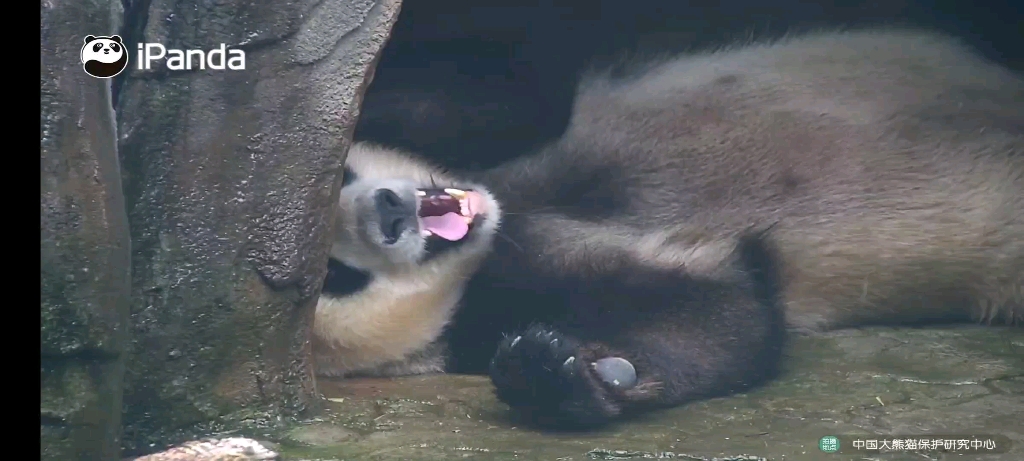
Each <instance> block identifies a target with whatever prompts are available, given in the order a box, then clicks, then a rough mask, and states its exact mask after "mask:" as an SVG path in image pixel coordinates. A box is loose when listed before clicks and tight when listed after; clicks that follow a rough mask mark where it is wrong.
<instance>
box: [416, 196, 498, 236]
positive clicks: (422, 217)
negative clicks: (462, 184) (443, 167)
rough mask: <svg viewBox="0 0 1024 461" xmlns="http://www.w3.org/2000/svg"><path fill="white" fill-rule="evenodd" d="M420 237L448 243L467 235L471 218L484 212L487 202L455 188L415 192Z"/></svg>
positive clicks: (470, 225)
mask: <svg viewBox="0 0 1024 461" xmlns="http://www.w3.org/2000/svg"><path fill="white" fill-rule="evenodd" d="M416 196H417V197H418V198H419V211H418V213H417V215H418V216H417V217H418V219H419V225H420V226H419V227H420V233H421V234H422V235H423V236H424V237H431V236H437V237H440V238H442V239H445V240H448V241H450V242H455V241H459V240H462V239H463V238H465V237H466V235H468V234H469V231H470V230H471V229H472V228H473V224H474V222H475V220H474V218H476V217H477V216H479V215H481V214H483V213H484V212H486V208H487V205H486V201H485V200H484V198H483V196H481V195H480V193H478V192H474V191H472V190H462V189H454V188H445V189H418V190H417V191H416Z"/></svg>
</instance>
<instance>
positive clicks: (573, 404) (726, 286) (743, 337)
mask: <svg viewBox="0 0 1024 461" xmlns="http://www.w3.org/2000/svg"><path fill="white" fill-rule="evenodd" d="M733 262H734V263H735V264H736V265H737V266H736V267H735V269H736V270H731V271H723V272H722V273H723V274H732V275H730V276H728V277H726V278H724V279H715V278H709V277H702V276H700V275H694V274H687V273H686V272H685V271H680V270H678V269H676V270H670V269H666V268H651V267H639V266H623V267H619V268H610V269H609V270H607V271H605V272H603V273H601V274H599V275H597V276H594V275H587V276H585V277H584V276H580V277H579V278H573V277H567V278H566V280H565V281H564V282H565V284H566V286H565V292H563V293H562V294H561V298H562V299H565V300H567V302H568V303H569V306H568V308H569V309H568V311H567V312H570V313H571V314H570V315H569V316H568V317H570V318H565V319H562V321H559V322H551V323H550V324H540V323H537V324H533V325H531V326H529V327H528V328H526V329H525V330H523V331H520V332H514V333H512V334H508V335H507V336H506V337H505V339H504V340H503V341H502V342H501V344H500V345H499V348H498V351H497V353H496V354H495V356H494V358H493V359H492V361H491V366H490V374H491V379H492V381H493V382H494V384H495V386H496V388H497V389H496V390H497V395H498V398H499V399H500V400H502V401H504V402H505V403H507V404H508V405H509V406H510V407H512V409H513V410H514V411H515V412H516V413H518V414H519V416H520V417H523V418H526V419H527V420H528V421H529V422H532V423H535V424H539V425H542V426H556V427H587V426H597V425H602V424H605V423H608V422H611V421H614V420H616V419H619V418H621V417H624V416H627V415H629V414H636V413H638V412H642V411H644V410H649V409H652V408H658V407H670V406H675V405H679V404H682V403H685V402H688V401H693V400H697V399H702V398H710V397H714V396H719V395H727V394H730V393H734V392H739V391H742V390H744V389H747V388H749V387H751V386H755V385H758V384H760V383H763V382H765V381H766V380H768V379H769V378H771V377H772V376H773V375H774V373H775V371H776V368H777V366H778V363H779V360H780V358H781V349H782V344H783V341H784V336H785V322H784V319H783V311H782V308H781V306H780V304H779V302H778V300H777V284H776V282H775V278H774V274H775V270H774V258H773V256H772V254H771V252H770V251H768V247H767V244H766V243H765V242H764V240H763V239H762V238H761V237H760V236H757V237H753V238H749V239H742V240H741V242H740V243H739V244H738V245H737V251H736V258H734V260H733ZM609 267H611V266H609ZM582 319H585V320H582ZM606 358H618V359H625V361H626V362H628V363H629V364H630V365H632V370H634V371H635V381H634V380H632V379H631V378H632V376H630V367H629V366H628V365H625V366H613V367H601V366H599V361H601V359H606ZM605 363H612V364H615V363H619V364H622V363H623V362H621V361H618V360H616V359H613V360H612V361H611V362H608V361H605ZM616 380H618V381H619V382H618V383H617V384H616V383H615V381H616Z"/></svg>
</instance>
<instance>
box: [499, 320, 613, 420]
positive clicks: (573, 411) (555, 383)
mask: <svg viewBox="0 0 1024 461" xmlns="http://www.w3.org/2000/svg"><path fill="white" fill-rule="evenodd" d="M588 355H589V354H588V353H586V351H584V350H583V349H581V347H580V345H579V343H578V342H577V341H575V340H574V339H573V338H570V337H567V336H565V335H563V334H561V333H560V332H558V331H556V330H553V329H551V328H548V327H547V326H544V325H533V326H531V327H529V328H528V329H527V330H526V331H524V332H521V333H515V334H512V335H509V336H507V337H506V338H505V339H504V340H502V342H501V343H500V344H499V346H498V352H497V354H495V356H494V358H493V359H492V360H491V367H490V374H491V381H492V382H493V383H494V385H495V387H496V392H497V395H498V398H499V399H500V400H501V401H503V402H505V403H506V404H508V405H509V406H511V407H512V409H513V410H515V411H517V412H518V413H520V415H521V416H524V417H526V418H528V419H529V420H531V421H532V422H535V423H537V424H541V425H545V426H552V425H553V426H595V425H600V424H603V423H606V422H607V421H608V420H610V419H612V418H614V417H615V416H616V415H618V414H619V410H620V407H619V404H618V403H617V402H616V398H615V396H614V395H612V391H611V389H609V387H608V385H606V384H604V383H603V382H602V381H601V379H600V378H599V377H598V376H597V374H596V372H595V367H594V364H593V360H594V359H595V357H588Z"/></svg>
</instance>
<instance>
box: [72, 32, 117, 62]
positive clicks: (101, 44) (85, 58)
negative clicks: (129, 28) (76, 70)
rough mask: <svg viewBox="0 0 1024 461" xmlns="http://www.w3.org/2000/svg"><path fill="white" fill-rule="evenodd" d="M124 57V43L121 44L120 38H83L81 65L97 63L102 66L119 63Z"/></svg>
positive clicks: (89, 36)
mask: <svg viewBox="0 0 1024 461" xmlns="http://www.w3.org/2000/svg"><path fill="white" fill-rule="evenodd" d="M124 55H125V52H124V43H123V42H121V37H120V36H117V35H112V36H110V37H96V36H92V35H88V36H86V37H85V45H84V46H82V62H83V63H84V62H89V61H99V62H102V63H104V64H111V63H115V62H117V61H120V60H121V57H123V56H124Z"/></svg>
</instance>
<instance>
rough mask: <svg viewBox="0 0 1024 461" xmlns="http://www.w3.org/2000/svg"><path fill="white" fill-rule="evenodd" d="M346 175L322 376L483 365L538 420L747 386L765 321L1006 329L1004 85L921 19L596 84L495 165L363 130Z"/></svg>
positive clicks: (1022, 312)
mask: <svg viewBox="0 0 1024 461" xmlns="http://www.w3.org/2000/svg"><path fill="white" fill-rule="evenodd" d="M346 168H347V172H348V173H346V175H345V176H346V178H347V184H346V185H344V186H343V187H342V190H341V202H340V203H341V206H340V210H341V212H340V215H339V221H338V224H337V227H338V229H339V230H338V232H337V233H336V239H335V242H334V246H333V248H332V250H331V258H332V267H333V270H332V276H330V277H328V281H327V282H326V283H325V287H326V288H325V291H324V294H323V296H322V298H321V300H320V304H319V305H318V308H317V317H316V333H317V337H318V339H317V341H318V342H319V343H320V344H321V346H323V345H328V346H330V345H334V346H335V347H334V350H332V349H331V348H330V347H321V348H320V350H321V352H320V353H319V354H318V363H320V366H321V370H324V369H325V367H324V366H323V364H324V363H327V364H328V366H327V367H326V369H327V373H324V374H335V375H357V374H360V373H365V374H372V375H391V376H393V375H401V374H411V373H420V372H430V371H442V370H444V371H448V372H464V373H489V375H490V377H491V380H492V382H493V383H494V385H495V389H496V393H497V396H498V398H499V399H500V400H501V401H503V402H505V403H507V404H508V405H509V406H510V407H511V408H512V409H513V410H515V411H516V413H518V414H519V415H520V416H524V417H526V418H527V420H528V421H531V422H534V423H537V424H541V425H547V426H559V427H570V426H572V427H593V426H597V425H602V424H606V423H609V422H612V421H615V420H618V419H621V418H623V417H625V416H627V415H635V414H638V413H642V412H644V411H647V410H650V409H653V408H664V407H670V406H675V405H680V404H683V403H686V402H690V401H694V400H698V399H705V398H710V397H714V396H722V395H728V394H731V393H735V392H738V391H741V390H745V389H749V388H751V387H753V386H756V385H759V384H762V383H765V382H767V381H769V380H770V379H771V378H772V376H774V375H775V374H776V372H777V370H778V367H779V362H780V360H781V358H782V354H781V349H782V347H783V345H784V343H785V338H786V336H787V333H788V332H787V330H791V331H797V332H819V331H826V330H831V329H837V328H845V327H854V326H859V325H869V324H888V325H901V324H928V323H937V322H969V321H975V322H981V323H986V324H991V323H997V324H1016V325H1020V324H1022V323H1024V306H1022V303H1024V288H1022V287H1024V80H1022V79H1021V78H1020V77H1019V76H1017V75H1015V74H1013V73H1012V72H1010V71H1008V70H1006V69H1005V68H1002V67H999V66H997V65H995V64H993V63H991V62H989V61H987V60H985V59H984V58H981V57H979V56H978V55H977V54H975V53H974V52H973V51H972V50H971V49H970V48H968V47H966V46H964V45H962V44H961V43H960V42H958V41H957V40H955V39H952V38H950V37H947V36H943V35H938V34H934V33H930V32H925V31H917V30H907V29H871V30H859V31H845V32H817V33H811V34H804V35H799V36H790V37H786V38H784V39H781V40H777V41H773V42H768V43H749V44H744V45H738V46H734V47H729V48H724V49H720V50H715V51H711V52H704V53H695V54H689V55H683V56H677V57H673V58H671V59H665V60H662V61H659V62H653V63H650V62H649V63H646V64H645V65H640V66H637V67H636V68H634V70H633V71H632V72H627V73H614V74H613V73H609V72H606V73H595V74H592V75H590V76H589V77H588V78H586V79H585V80H583V82H582V83H581V84H580V86H579V89H578V91H577V96H576V100H575V104H574V107H573V113H572V117H571V119H570V123H569V127H568V129H567V130H566V132H565V133H564V134H563V135H562V136H561V137H560V138H558V139H557V140H556V141H554V142H552V143H550V144H548V145H546V146H544V147H542V148H540V149H538V150H537V151H536V152H533V153H531V154H529V155H525V156H522V157H520V158H517V159H514V160H512V161H509V162H507V163H504V164H502V165H499V166H497V167H495V168H491V169H488V170H485V171H482V172H476V173H464V174H457V173H443V172H440V171H438V170H436V169H434V168H433V167H431V166H429V165H428V164H427V163H425V162H423V161H422V160H418V159H417V158H416V157H415V156H414V155H410V154H407V153H404V152H401V151H398V150H395V149H390V148H386V147H378V146H373V145H367V144H356V145H353V146H352V148H351V149H350V151H349V160H348V162H347V164H346ZM448 189H450V190H448ZM446 190H448V191H447V192H445V191H446ZM388 191H390V192H392V193H393V194H394V196H395V197H398V199H397V200H393V201H392V202H391V203H390V204H386V206H376V205H371V204H372V203H375V202H374V201H375V200H377V199H376V197H379V196H380V194H385V195H388V194H389V192H388ZM438 191H441V192H438ZM469 192H472V195H469ZM388 196H390V195H388ZM467 197H474V198H475V199H474V200H475V203H476V205H473V206H469V207H466V206H462V205H459V206H458V208H459V209H458V210H456V209H455V208H449V209H448V210H449V211H446V212H445V214H448V213H451V214H452V215H453V216H449V218H451V219H452V220H461V221H463V224H464V225H457V224H458V223H454V221H453V223H454V224H452V226H453V227H458V229H457V231H452V232H451V235H449V234H445V235H438V233H437V232H433V231H431V229H432V228H433V227H436V226H437V224H436V223H432V222H426V221H424V220H425V219H427V218H428V217H430V216H434V215H436V214H438V212H437V206H435V204H434V202H435V201H444V202H446V203H462V202H464V201H466V200H467ZM353 204H355V205H353ZM360 204H361V205H360ZM397 210H401V211H397ZM403 217H404V218H403ZM396 219H397V220H399V221H400V222H401V223H400V224H397V225H396V226H395V227H390V228H388V229H390V230H385V228H387V226H384V227H381V226H382V224H381V223H384V222H387V223H394V222H398V221H395V220H396ZM389 225H391V224H389ZM432 226H433V227H432ZM435 230H436V229H435ZM389 232H390V233H389ZM463 233H465V235H466V236H465V237H462V234H463ZM460 237H461V238H460ZM332 286H333V287H341V288H338V289H332V288H331V287H332ZM445 294H447V295H448V296H445ZM370 300H373V301H372V302H369V301H370ZM384 325H386V328H385V327H384ZM359 348H361V349H362V350H363V353H362V355H359V356H358V359H357V358H351V354H350V353H349V352H347V351H351V350H355V349H359ZM339 350H340V352H339ZM346 354H348V355H346ZM332 355H333V356H334V357H337V358H339V359H338V360H335V361H333V363H334V364H335V365H331V363H332V362H331V360H330V357H331V356H332ZM321 359H322V360H321ZM339 363H341V364H343V365H342V366H340V367H338V366H337V364H339ZM332 367H334V369H333V370H331V368H332Z"/></svg>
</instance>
